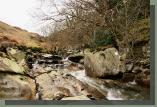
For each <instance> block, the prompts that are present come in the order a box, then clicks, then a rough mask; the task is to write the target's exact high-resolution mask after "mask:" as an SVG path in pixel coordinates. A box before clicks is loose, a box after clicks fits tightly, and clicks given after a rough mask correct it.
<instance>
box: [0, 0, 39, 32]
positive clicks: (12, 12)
mask: <svg viewBox="0 0 157 107" xmlns="http://www.w3.org/2000/svg"><path fill="white" fill-rule="evenodd" d="M37 5H38V4H37V0H0V21H3V22H5V23H8V24H10V25H13V26H18V27H21V28H23V29H26V30H28V31H31V32H38V31H37V28H38V24H37V20H35V19H34V18H33V17H32V16H31V15H30V14H32V11H34V9H35V8H36V7H37Z"/></svg>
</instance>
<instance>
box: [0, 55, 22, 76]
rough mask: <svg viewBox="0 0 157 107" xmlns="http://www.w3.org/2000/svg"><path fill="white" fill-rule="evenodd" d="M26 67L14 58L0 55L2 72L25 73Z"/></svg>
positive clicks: (0, 69) (0, 70)
mask: <svg viewBox="0 0 157 107" xmlns="http://www.w3.org/2000/svg"><path fill="white" fill-rule="evenodd" d="M24 71H25V70H24V68H23V67H22V66H20V65H19V64H17V62H15V61H14V60H11V59H8V58H2V57H0V72H6V73H7V72H9V73H10V72H12V73H18V74H24Z"/></svg>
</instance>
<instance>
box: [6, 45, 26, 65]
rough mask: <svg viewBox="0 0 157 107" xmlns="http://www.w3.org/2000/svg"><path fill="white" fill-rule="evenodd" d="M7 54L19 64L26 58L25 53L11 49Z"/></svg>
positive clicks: (8, 49)
mask: <svg viewBox="0 0 157 107" xmlns="http://www.w3.org/2000/svg"><path fill="white" fill-rule="evenodd" d="M7 54H8V55H9V56H10V57H11V58H14V59H15V60H16V61H18V62H20V61H22V60H24V59H25V57H26V54H25V53H24V52H22V51H20V50H18V49H14V48H9V47H8V48H7Z"/></svg>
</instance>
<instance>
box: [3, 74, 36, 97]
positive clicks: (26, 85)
mask: <svg viewBox="0 0 157 107" xmlns="http://www.w3.org/2000/svg"><path fill="white" fill-rule="evenodd" d="M0 99H3V100H4V99H5V100H34V99H35V82H34V80H32V79H31V78H29V77H26V76H22V75H11V74H5V73H0Z"/></svg>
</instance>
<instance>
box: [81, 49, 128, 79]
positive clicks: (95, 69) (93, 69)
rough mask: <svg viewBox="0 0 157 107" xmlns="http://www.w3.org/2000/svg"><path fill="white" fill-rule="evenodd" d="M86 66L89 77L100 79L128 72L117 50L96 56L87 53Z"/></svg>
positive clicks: (106, 51) (103, 52) (107, 50)
mask: <svg viewBox="0 0 157 107" xmlns="http://www.w3.org/2000/svg"><path fill="white" fill-rule="evenodd" d="M84 66H85V70H86V75H87V76H90V77H98V78H99V77H105V76H108V75H117V74H119V73H120V72H122V73H124V72H125V71H126V70H125V64H124V61H121V60H120V55H119V54H118V51H117V50H116V49H115V48H108V49H106V50H105V51H100V52H96V53H94V54H93V53H91V52H88V53H86V54H85V61H84Z"/></svg>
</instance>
